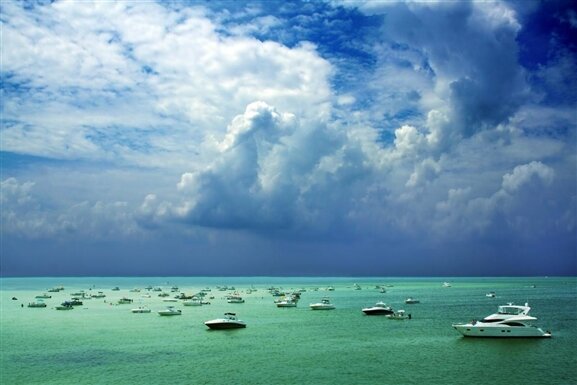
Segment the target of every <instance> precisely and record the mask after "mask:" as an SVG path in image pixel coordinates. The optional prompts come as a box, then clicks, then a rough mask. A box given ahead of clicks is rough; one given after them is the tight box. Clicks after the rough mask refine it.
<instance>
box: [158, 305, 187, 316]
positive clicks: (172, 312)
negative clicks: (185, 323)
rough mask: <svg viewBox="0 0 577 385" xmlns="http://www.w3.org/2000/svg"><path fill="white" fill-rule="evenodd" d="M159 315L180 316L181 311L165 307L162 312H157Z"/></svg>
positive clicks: (172, 307)
mask: <svg viewBox="0 0 577 385" xmlns="http://www.w3.org/2000/svg"><path fill="white" fill-rule="evenodd" d="M158 314H159V315H164V316H170V315H181V314H182V310H178V309H175V308H174V306H167V307H166V309H164V310H159V311H158Z"/></svg>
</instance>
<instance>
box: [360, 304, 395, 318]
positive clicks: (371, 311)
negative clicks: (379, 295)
mask: <svg viewBox="0 0 577 385" xmlns="http://www.w3.org/2000/svg"><path fill="white" fill-rule="evenodd" d="M363 313H365V314H366V315H387V314H393V313H394V311H393V309H392V308H391V307H390V306H387V304H385V303H384V302H382V301H381V302H377V303H376V304H375V306H372V307H366V308H364V309H363Z"/></svg>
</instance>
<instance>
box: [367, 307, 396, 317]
mask: <svg viewBox="0 0 577 385" xmlns="http://www.w3.org/2000/svg"><path fill="white" fill-rule="evenodd" d="M363 313H365V314H366V315H389V314H393V313H394V312H393V311H392V310H389V309H379V308H376V309H373V308H370V309H363Z"/></svg>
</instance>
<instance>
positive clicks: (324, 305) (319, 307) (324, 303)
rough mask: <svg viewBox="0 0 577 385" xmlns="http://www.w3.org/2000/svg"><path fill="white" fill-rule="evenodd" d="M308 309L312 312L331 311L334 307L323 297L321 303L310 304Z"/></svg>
mask: <svg viewBox="0 0 577 385" xmlns="http://www.w3.org/2000/svg"><path fill="white" fill-rule="evenodd" d="M309 307H310V308H311V309H313V310H333V309H334V308H335V305H333V304H332V303H331V301H330V300H329V299H328V298H327V297H325V298H323V299H321V302H317V303H311V304H310V305H309Z"/></svg>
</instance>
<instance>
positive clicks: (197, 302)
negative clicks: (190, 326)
mask: <svg viewBox="0 0 577 385" xmlns="http://www.w3.org/2000/svg"><path fill="white" fill-rule="evenodd" d="M182 304H183V305H184V306H202V300H201V299H200V298H193V299H187V300H184V301H182Z"/></svg>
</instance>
